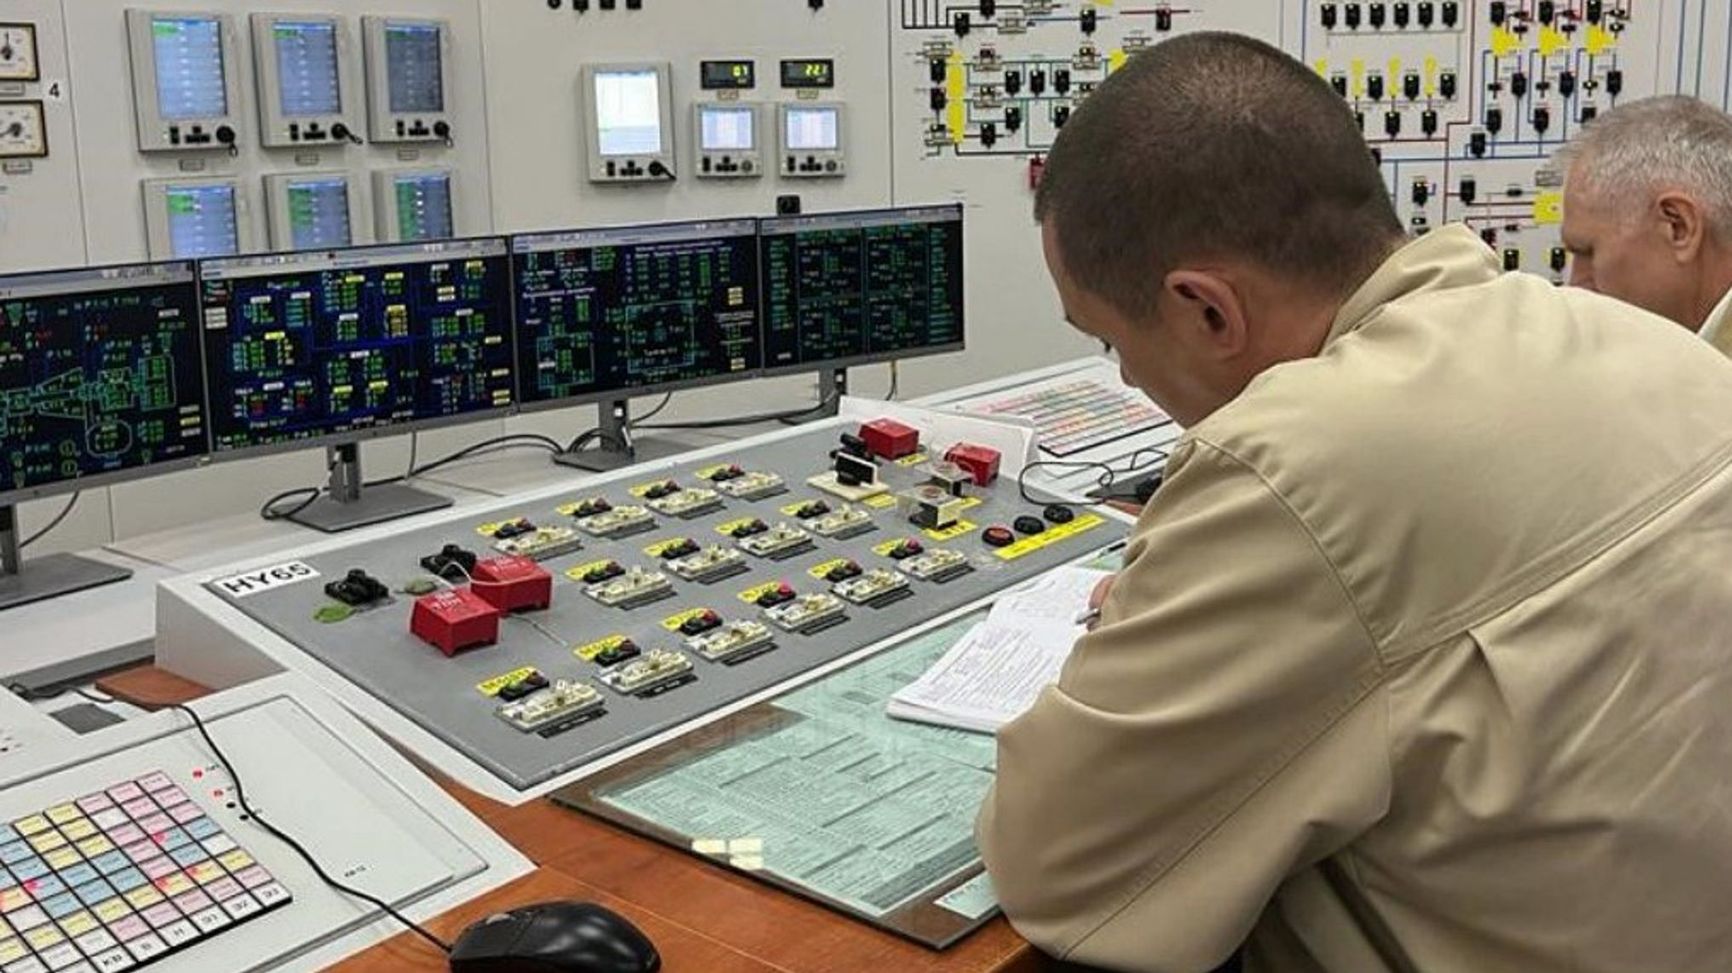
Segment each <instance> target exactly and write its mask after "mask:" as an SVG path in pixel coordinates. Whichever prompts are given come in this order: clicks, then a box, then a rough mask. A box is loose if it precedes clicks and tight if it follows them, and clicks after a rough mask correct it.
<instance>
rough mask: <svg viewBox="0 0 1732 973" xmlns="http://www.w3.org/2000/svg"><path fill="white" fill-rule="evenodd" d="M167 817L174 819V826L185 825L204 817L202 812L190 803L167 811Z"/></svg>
mask: <svg viewBox="0 0 1732 973" xmlns="http://www.w3.org/2000/svg"><path fill="white" fill-rule="evenodd" d="M168 816H169V817H171V818H174V822H175V823H176V824H186V823H187V822H188V821H196V820H198V819H199V818H201V817H204V811H203V809H201V808H200V807H199V806H198V805H197V804H194V803H193V802H191V801H188V802H186V803H185V804H181V805H177V806H175V807H171V808H169V809H168Z"/></svg>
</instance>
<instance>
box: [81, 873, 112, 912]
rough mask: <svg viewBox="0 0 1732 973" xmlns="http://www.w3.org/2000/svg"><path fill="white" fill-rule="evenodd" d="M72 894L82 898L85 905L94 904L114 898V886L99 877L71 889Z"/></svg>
mask: <svg viewBox="0 0 1732 973" xmlns="http://www.w3.org/2000/svg"><path fill="white" fill-rule="evenodd" d="M72 894H73V895H76V896H78V897H79V898H80V899H82V900H84V904H85V905H95V904H96V903H98V902H107V901H108V900H109V899H112V898H114V886H112V885H109V884H108V883H107V882H104V881H103V880H102V879H100V878H99V879H97V880H96V881H94V882H88V883H86V884H84V885H80V886H79V887H77V888H75V889H73V890H72Z"/></svg>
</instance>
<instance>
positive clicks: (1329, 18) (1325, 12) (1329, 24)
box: [1319, 3, 1336, 30]
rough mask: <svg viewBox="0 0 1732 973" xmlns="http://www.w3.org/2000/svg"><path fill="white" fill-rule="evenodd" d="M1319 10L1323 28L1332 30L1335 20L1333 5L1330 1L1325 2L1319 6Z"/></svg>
mask: <svg viewBox="0 0 1732 973" xmlns="http://www.w3.org/2000/svg"><path fill="white" fill-rule="evenodd" d="M1319 12H1320V13H1321V15H1322V17H1323V29H1324V30H1334V29H1335V21H1336V10H1335V5H1334V4H1332V3H1326V4H1324V5H1323V6H1322V7H1321V8H1319Z"/></svg>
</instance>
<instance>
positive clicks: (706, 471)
mask: <svg viewBox="0 0 1732 973" xmlns="http://www.w3.org/2000/svg"><path fill="white" fill-rule="evenodd" d="M733 467H734V464H732V463H722V464H720V465H718V466H706V467H704V468H703V469H701V470H699V471H698V479H700V480H712V479H714V477H715V475H716V474H717V473H720V472H722V471H723V470H730V469H733Z"/></svg>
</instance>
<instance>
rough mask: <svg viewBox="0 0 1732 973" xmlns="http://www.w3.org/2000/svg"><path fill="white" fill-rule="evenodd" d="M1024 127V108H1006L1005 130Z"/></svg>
mask: <svg viewBox="0 0 1732 973" xmlns="http://www.w3.org/2000/svg"><path fill="white" fill-rule="evenodd" d="M1020 128H1022V109H1020V108H1006V109H1005V110H1004V130H1005V131H1007V132H1014V131H1016V130H1018V129H1020Z"/></svg>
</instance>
